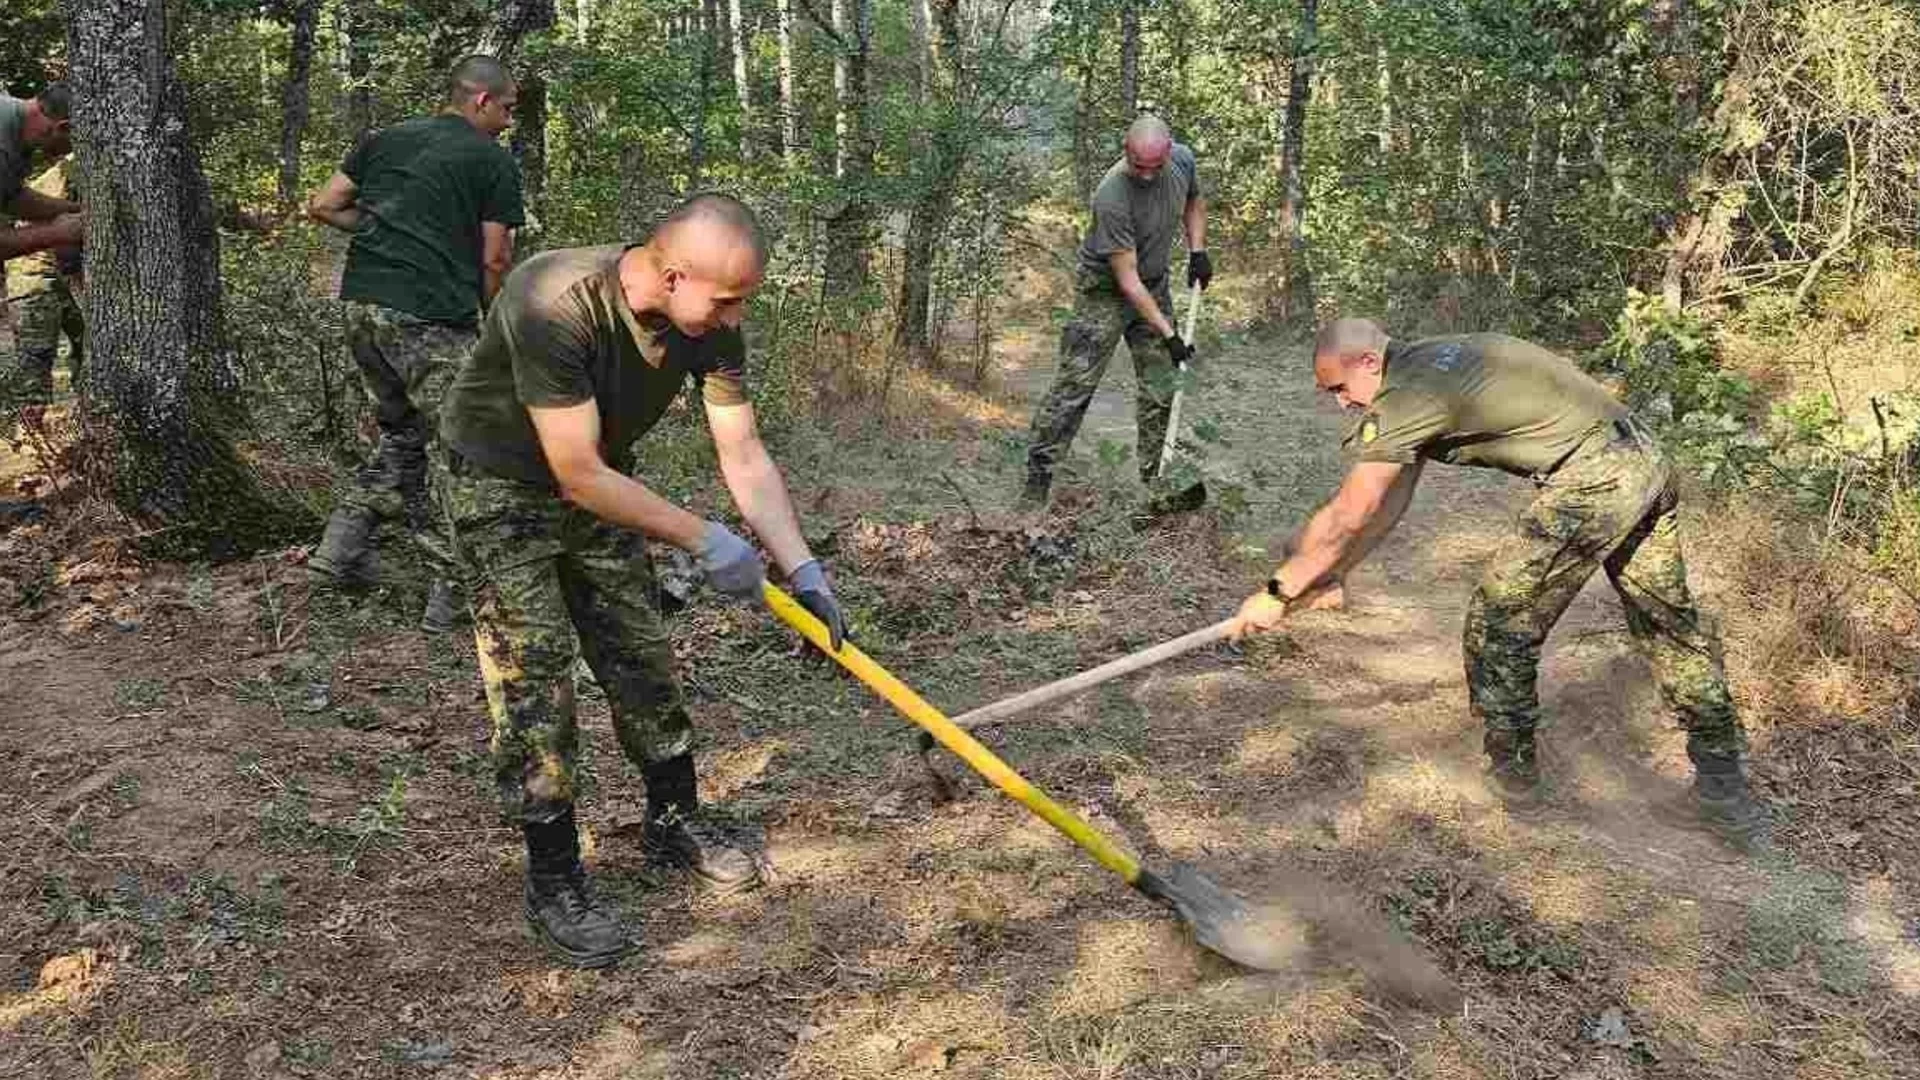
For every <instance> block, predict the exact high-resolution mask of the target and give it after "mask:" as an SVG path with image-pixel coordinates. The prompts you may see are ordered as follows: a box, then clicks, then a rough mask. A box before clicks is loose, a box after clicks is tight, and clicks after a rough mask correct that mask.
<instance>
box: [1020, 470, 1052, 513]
mask: <svg viewBox="0 0 1920 1080" xmlns="http://www.w3.org/2000/svg"><path fill="white" fill-rule="evenodd" d="M1052 489H1053V477H1051V476H1049V475H1047V474H1046V473H1042V472H1032V471H1028V473H1027V486H1026V487H1023V488H1021V489H1020V509H1021V510H1023V511H1026V510H1045V509H1046V508H1047V493H1048V492H1049V491H1051V490H1052Z"/></svg>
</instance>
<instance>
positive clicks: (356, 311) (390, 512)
mask: <svg viewBox="0 0 1920 1080" xmlns="http://www.w3.org/2000/svg"><path fill="white" fill-rule="evenodd" d="M346 316H347V319H346V322H347V351H348V353H349V354H351V355H352V357H353V363H354V367H356V368H357V369H359V372H360V382H361V385H362V386H364V387H365V388H366V391H367V396H368V397H369V398H371V399H373V408H374V418H375V420H376V421H377V423H378V424H379V427H380V441H379V442H378V444H376V446H375V448H374V453H373V459H372V460H371V461H369V462H367V464H366V465H364V466H362V467H361V469H360V470H359V472H358V473H357V474H355V476H354V478H353V482H352V483H351V484H350V485H349V486H348V487H347V488H346V489H345V490H344V491H342V492H341V493H340V500H339V505H340V506H341V507H342V508H344V509H348V510H357V511H360V512H362V513H365V514H367V515H369V516H370V517H372V518H373V519H374V520H375V521H393V520H397V519H404V520H405V521H406V522H407V525H408V527H409V529H410V530H411V531H412V532H413V534H414V537H415V539H416V541H417V542H418V543H419V544H420V545H421V547H422V548H423V549H424V550H425V552H426V553H427V556H428V559H429V561H430V562H433V563H435V564H437V565H440V566H443V567H444V566H446V565H449V564H450V563H451V554H450V553H449V552H448V551H447V544H446V540H445V538H444V537H443V536H441V535H440V533H441V523H440V521H439V520H438V518H437V516H436V515H435V514H434V512H433V510H432V507H431V504H430V502H429V500H428V498H427V446H428V445H429V444H430V443H432V442H433V441H434V440H435V438H436V436H437V434H438V432H439V428H440V402H441V400H442V399H443V398H445V397H446V393H447V388H448V387H449V386H450V385H452V383H453V376H454V374H455V373H456V372H457V371H459V370H460V363H461V361H463V360H465V359H466V355H467V352H468V351H469V350H470V349H472V348H473V343H474V341H475V340H477V334H476V332H475V331H474V330H473V329H472V328H470V327H460V326H448V325H446V324H444V323H435V322H428V321H427V320H425V319H421V318H417V317H415V316H413V315H408V314H406V313H405V312H400V311H395V310H393V309H392V308H386V307H381V306H379V305H378V304H364V303H359V302H356V301H348V302H347V303H346Z"/></svg>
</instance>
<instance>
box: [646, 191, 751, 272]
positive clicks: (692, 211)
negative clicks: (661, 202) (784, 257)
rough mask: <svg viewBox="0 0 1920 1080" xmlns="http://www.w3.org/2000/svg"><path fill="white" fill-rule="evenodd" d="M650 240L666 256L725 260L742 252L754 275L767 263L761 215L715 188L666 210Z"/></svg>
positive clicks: (694, 260) (697, 260) (703, 261)
mask: <svg viewBox="0 0 1920 1080" xmlns="http://www.w3.org/2000/svg"><path fill="white" fill-rule="evenodd" d="M651 242H652V244H653V246H654V247H655V248H656V249H658V250H659V252H660V253H661V254H662V255H664V256H667V257H668V258H669V260H675V259H678V260H684V261H686V262H688V263H690V264H692V263H699V264H714V263H716V262H718V263H728V262H732V261H733V259H734V258H736V257H737V256H738V255H741V254H744V255H746V256H748V257H750V259H751V261H752V267H753V270H754V272H755V274H756V275H757V274H758V272H759V271H762V270H765V269H766V266H767V254H768V253H767V238H766V234H765V233H763V232H761V231H760V219H759V218H757V217H755V216H754V214H753V211H752V210H751V209H749V208H748V206H747V204H746V203H743V202H741V201H740V200H739V199H736V198H734V197H733V196H731V195H723V194H721V193H720V192H717V191H707V192H702V193H700V194H698V195H695V196H693V197H692V198H689V199H687V200H686V201H684V202H682V203H681V204H680V205H678V206H676V207H674V208H673V209H672V210H670V211H668V213H667V216H666V217H665V218H663V219H661V222H660V227H659V228H657V229H655V230H654V231H653V239H652V241H651Z"/></svg>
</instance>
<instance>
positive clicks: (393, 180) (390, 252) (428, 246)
mask: <svg viewBox="0 0 1920 1080" xmlns="http://www.w3.org/2000/svg"><path fill="white" fill-rule="evenodd" d="M340 171H341V172H342V173H344V174H346V176H347V179H349V180H352V181H353V182H354V185H355V186H356V187H357V188H358V189H359V190H358V191H357V192H356V194H355V199H354V201H355V204H356V205H357V206H358V207H359V208H360V211H361V213H362V215H363V217H364V221H363V224H362V225H361V227H360V228H359V229H358V230H356V231H355V232H354V234H353V240H352V242H351V243H350V244H349V245H348V247H347V269H346V274H345V275H344V276H343V277H342V278H341V279H340V299H342V300H358V301H361V302H363V303H368V304H378V305H380V306H381V307H386V308H392V309H393V310H395V311H404V312H406V313H407V314H409V315H415V316H418V317H419V318H422V319H426V320H428V321H431V322H439V323H447V324H450V325H455V326H466V325H469V324H471V323H472V322H473V321H474V319H475V318H476V317H478V315H479V312H480V284H481V268H480V259H481V256H482V255H483V254H484V252H485V244H484V242H483V241H482V239H481V233H480V223H481V222H484V221H491V222H493V223H495V224H498V225H505V226H507V227H508V228H517V227H519V226H520V225H521V224H522V223H524V221H525V220H526V212H525V209H524V208H523V206H522V205H521V196H520V168H519V166H517V165H515V164H514V161H513V155H512V154H509V153H507V151H506V148H504V147H502V146H501V145H500V144H499V143H496V142H494V141H493V140H492V139H489V138H487V137H486V136H485V135H483V134H481V132H480V129H478V128H476V127H474V126H473V125H472V124H470V123H468V122H467V121H466V119H465V118H464V117H461V116H457V115H454V114H451V113H442V114H440V115H437V116H427V117H421V118H419V119H416V120H407V121H403V122H401V123H398V124H395V125H393V126H392V127H390V128H385V129H383V130H380V131H376V132H374V133H373V134H371V135H369V136H367V137H366V138H365V139H362V140H361V141H360V144H359V145H358V146H355V147H354V148H353V152H352V153H350V154H348V155H347V159H346V160H345V161H343V162H341V164H340Z"/></svg>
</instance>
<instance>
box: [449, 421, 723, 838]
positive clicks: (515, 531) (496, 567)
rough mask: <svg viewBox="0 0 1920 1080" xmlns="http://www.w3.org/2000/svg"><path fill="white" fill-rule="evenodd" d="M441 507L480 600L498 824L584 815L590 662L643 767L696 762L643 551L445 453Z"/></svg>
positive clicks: (623, 743) (536, 492) (478, 625)
mask: <svg viewBox="0 0 1920 1080" xmlns="http://www.w3.org/2000/svg"><path fill="white" fill-rule="evenodd" d="M434 461H435V475H434V486H435V497H436V500H437V501H438V502H439V504H440V506H441V508H442V511H443V513H444V514H445V515H446V518H447V520H448V522H449V524H450V525H451V528H452V533H453V538H454V547H455V550H456V551H457V552H458V555H459V559H460V565H461V568H462V570H463V571H464V572H465V574H466V584H467V586H468V588H469V589H470V590H471V593H472V596H473V621H474V639H475V643H476V645H477V646H478V650H479V655H480V673H481V677H482V679H483V680H484V681H485V683H486V688H487V708H488V711H489V712H490V713H491V714H492V717H493V743H492V747H493V768H494V779H495V782H496V784H497V786H498V790H499V796H500V805H501V811H502V813H504V814H505V815H506V816H507V817H508V818H509V819H511V820H514V821H520V822H535V823H537V822H546V821H552V820H554V819H555V818H556V817H557V816H558V815H560V814H561V813H562V812H564V811H565V810H566V808H567V807H568V806H569V805H571V804H572V803H573V801H574V796H575V793H576V785H575V771H574V760H575V755H576V752H577V750H578V747H579V738H580V733H579V728H578V726H577V724H576V723H575V720H574V684H573V672H574V663H575V661H576V659H577V658H578V657H579V656H580V655H581V654H582V653H584V654H585V656H586V661H587V667H588V668H589V669H591V670H592V672H593V676H594V679H595V680H596V681H597V682H599V684H600V687H601V689H603V690H604V691H605V692H606V695H607V703H608V705H609V706H610V707H611V711H612V713H613V731H614V735H615V737H616V738H618V740H619V742H620V748H621V750H622V751H624V752H625V754H626V756H627V759H628V760H629V761H632V762H633V763H634V764H635V765H637V766H646V765H649V764H653V763H655V762H660V761H665V760H667V759H669V758H673V757H678V756H679V755H681V754H684V753H686V752H688V750H689V749H690V748H691V747H692V742H693V720H692V717H691V716H689V714H688V713H687V707H686V701H685V699H684V697H683V696H682V694H681V691H680V684H679V682H678V681H677V680H676V679H675V678H674V675H673V650H672V648H671V647H670V646H669V644H668V642H667V632H666V627H665V625H664V623H663V622H662V620H661V617H660V609H659V606H658V598H657V595H656V591H655V582H654V576H653V568H652V565H651V564H650V563H649V562H648V560H647V550H646V540H645V538H644V537H642V536H641V535H640V534H639V533H637V532H633V531H631V530H627V529H622V528H619V527H618V526H615V525H609V524H607V523H606V522H604V521H601V520H600V519H598V518H596V517H594V516H593V515H592V514H590V513H588V512H587V511H585V510H582V509H580V508H579V507H577V506H573V505H571V504H568V503H566V502H563V501H562V500H561V499H560V498H559V497H558V496H557V495H555V494H553V493H552V492H550V491H547V490H544V489H542V488H540V487H536V486H534V485H531V484H526V483H523V482H521V481H517V480H508V479H505V478H502V477H496V476H492V475H489V474H487V473H485V472H482V471H481V470H479V469H476V468H474V467H473V466H471V465H468V464H466V463H464V462H463V461H462V460H461V459H460V458H459V457H458V455H456V454H453V453H451V452H450V451H448V452H436V453H435V455H434Z"/></svg>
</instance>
